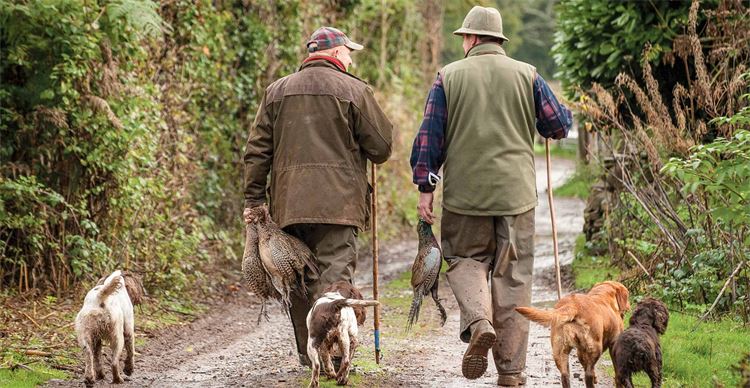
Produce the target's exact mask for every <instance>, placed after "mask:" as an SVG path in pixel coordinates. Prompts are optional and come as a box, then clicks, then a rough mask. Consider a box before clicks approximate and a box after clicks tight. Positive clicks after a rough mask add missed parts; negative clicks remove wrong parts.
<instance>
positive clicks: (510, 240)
mask: <svg viewBox="0 0 750 388" xmlns="http://www.w3.org/2000/svg"><path fill="white" fill-rule="evenodd" d="M454 34H456V35H459V36H462V37H463V48H464V53H465V54H466V56H465V58H464V59H461V60H459V61H456V62H453V63H451V64H449V65H447V66H445V67H444V68H443V69H441V70H440V71H439V73H438V76H437V80H436V81H435V83H434V84H433V86H432V89H431V90H430V93H429V95H428V96H427V104H426V107H425V113H424V120H423V122H422V125H421V127H420V128H419V133H418V134H417V136H416V138H415V139H414V146H413V148H412V155H411V166H412V169H413V173H414V176H413V177H414V183H415V184H417V185H418V189H419V191H420V197H419V205H418V210H419V215H420V217H422V218H423V219H425V220H426V221H428V222H430V223H432V222H433V221H434V215H433V212H432V201H433V191H434V190H435V186H436V185H437V183H438V182H440V181H441V180H442V182H443V217H442V221H441V230H442V246H443V250H444V253H445V258H446V260H447V261H448V263H449V269H448V273H447V275H448V282H449V283H450V285H451V288H452V289H453V293H454V294H455V296H456V300H457V301H458V305H459V307H460V309H461V331H460V338H461V340H462V341H464V342H467V343H468V344H469V345H468V348H467V349H466V352H465V354H464V356H463V362H462V366H461V370H462V372H463V375H464V376H465V377H466V378H469V379H476V378H479V377H480V376H482V375H483V374H484V372H485V371H486V369H487V354H488V352H489V350H490V349H492V355H493V357H494V359H495V366H496V367H497V372H498V380H497V383H498V385H501V386H517V385H523V384H525V383H526V376H525V374H524V369H525V368H526V346H527V342H528V336H529V322H528V321H527V320H526V319H525V318H523V317H522V316H520V315H519V314H518V313H516V312H515V311H514V308H515V307H516V306H528V305H529V304H530V303H531V274H532V269H533V266H534V208H535V207H536V204H537V192H536V176H535V170H534V136H535V133H536V132H538V133H539V134H541V135H542V136H543V137H546V138H553V139H560V138H563V137H566V136H567V133H568V130H569V129H570V127H571V125H572V116H571V113H570V111H569V110H568V109H566V108H565V107H564V106H562V105H560V104H559V103H558V101H557V99H556V98H555V96H554V95H553V94H552V92H551V91H550V89H549V86H548V85H547V83H546V82H545V81H544V79H542V77H541V76H539V74H537V72H536V69H535V68H534V67H533V66H531V65H529V64H526V63H523V62H519V61H516V60H514V59H512V58H510V57H508V56H507V55H506V54H505V51H504V50H503V47H502V46H503V43H504V42H505V41H507V40H508V38H506V37H505V35H504V34H503V22H502V18H501V16H500V12H499V11H498V10H497V9H494V8H485V7H474V8H473V9H472V10H471V11H470V12H469V14H468V15H466V18H465V19H464V22H463V25H462V26H461V28H459V29H458V30H456V31H455V32H454ZM441 167H442V168H443V177H442V178H441V177H440V175H439V170H440V168H441ZM488 279H489V281H488Z"/></svg>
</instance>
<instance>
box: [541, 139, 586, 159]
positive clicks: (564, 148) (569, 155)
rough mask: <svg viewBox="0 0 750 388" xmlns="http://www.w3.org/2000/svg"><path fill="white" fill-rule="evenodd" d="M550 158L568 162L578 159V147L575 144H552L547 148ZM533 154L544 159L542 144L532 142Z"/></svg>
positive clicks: (544, 152) (544, 153) (544, 151)
mask: <svg viewBox="0 0 750 388" xmlns="http://www.w3.org/2000/svg"><path fill="white" fill-rule="evenodd" d="M549 153H550V156H552V157H558V158H563V159H569V160H577V159H578V146H577V145H576V144H575V143H562V142H554V143H553V144H552V145H551V146H550V148H549ZM534 154H535V155H537V156H542V157H544V156H545V155H546V150H545V146H544V144H543V143H542V144H539V143H537V142H534Z"/></svg>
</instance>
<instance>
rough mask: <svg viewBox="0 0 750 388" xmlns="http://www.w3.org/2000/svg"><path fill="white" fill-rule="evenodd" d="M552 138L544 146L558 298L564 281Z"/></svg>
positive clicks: (560, 295)
mask: <svg viewBox="0 0 750 388" xmlns="http://www.w3.org/2000/svg"><path fill="white" fill-rule="evenodd" d="M550 142H551V140H550V139H546V140H545V142H544V146H545V149H546V151H547V152H546V153H547V198H548V199H549V214H550V216H551V217H552V245H553V251H554V253H555V276H556V278H557V299H558V300H560V298H561V297H562V282H561V281H560V254H559V252H558V250H557V225H556V223H555V201H554V199H553V198H552V167H551V165H552V163H551V161H550V159H551V158H550V151H549V145H550Z"/></svg>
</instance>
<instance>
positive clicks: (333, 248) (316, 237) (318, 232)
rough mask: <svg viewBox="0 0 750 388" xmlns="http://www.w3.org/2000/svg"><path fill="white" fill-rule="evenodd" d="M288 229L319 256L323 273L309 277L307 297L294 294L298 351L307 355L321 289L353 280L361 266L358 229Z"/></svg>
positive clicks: (317, 226) (320, 226) (292, 313)
mask: <svg viewBox="0 0 750 388" xmlns="http://www.w3.org/2000/svg"><path fill="white" fill-rule="evenodd" d="M284 230H285V231H286V232H287V233H289V234H291V235H293V236H295V237H297V238H299V239H300V240H302V241H303V242H304V243H305V244H307V246H308V247H310V250H312V252H313V254H315V257H316V258H317V263H318V269H319V270H320V276H316V275H313V274H310V276H308V278H307V279H306V282H305V283H306V285H307V292H308V294H307V295H306V296H304V297H303V296H300V295H299V294H297V293H292V307H291V308H290V309H289V315H290V316H291V318H292V325H293V326H294V337H295V339H296V342H297V352H298V353H299V354H303V355H307V323H306V320H307V313H308V312H309V311H310V307H311V306H312V304H313V303H314V302H315V300H316V299H317V298H318V297H319V296H320V293H321V291H323V289H325V288H326V287H328V286H329V285H330V284H332V283H335V282H337V281H339V280H345V281H348V282H350V283H351V282H352V279H353V278H354V270H355V269H356V266H357V228H356V227H354V226H347V225H331V224H296V225H290V226H287V227H286V228H284Z"/></svg>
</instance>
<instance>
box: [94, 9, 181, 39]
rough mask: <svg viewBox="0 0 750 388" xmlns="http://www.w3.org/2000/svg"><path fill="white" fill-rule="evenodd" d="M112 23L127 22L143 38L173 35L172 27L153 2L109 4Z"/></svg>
mask: <svg viewBox="0 0 750 388" xmlns="http://www.w3.org/2000/svg"><path fill="white" fill-rule="evenodd" d="M107 18H108V19H109V20H110V21H111V22H115V21H117V20H121V19H122V20H125V22H126V23H127V24H128V26H130V27H132V28H133V30H135V31H136V33H137V34H138V35H139V36H141V37H158V36H160V35H161V34H163V33H166V34H169V33H171V31H172V29H171V27H170V26H169V25H168V24H166V23H164V20H163V19H162V18H161V16H159V6H158V5H157V4H156V3H155V2H153V1H151V0H115V1H112V2H110V3H109V4H107Z"/></svg>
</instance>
